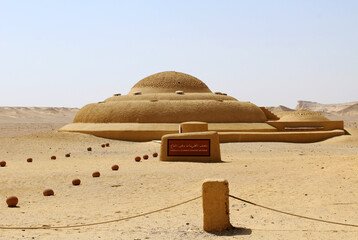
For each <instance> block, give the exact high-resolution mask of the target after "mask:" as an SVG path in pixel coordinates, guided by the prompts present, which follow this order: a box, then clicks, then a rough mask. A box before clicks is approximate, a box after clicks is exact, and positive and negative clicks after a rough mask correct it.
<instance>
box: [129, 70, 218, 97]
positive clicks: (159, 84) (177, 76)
mask: <svg viewBox="0 0 358 240" xmlns="http://www.w3.org/2000/svg"><path fill="white" fill-rule="evenodd" d="M176 91H183V92H188V93H189V92H191V93H192V92H196V93H211V91H210V89H209V88H208V86H206V84H205V83H204V82H202V81H201V80H199V79H197V78H196V77H193V76H191V75H189V74H185V73H181V72H175V71H166V72H160V73H156V74H152V75H150V76H148V77H146V78H143V79H142V80H140V81H139V82H138V83H137V84H135V85H134V86H133V88H132V89H131V91H130V92H129V94H133V93H135V92H141V93H173V92H176Z"/></svg>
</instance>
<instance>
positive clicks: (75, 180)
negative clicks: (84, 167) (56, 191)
mask: <svg viewBox="0 0 358 240" xmlns="http://www.w3.org/2000/svg"><path fill="white" fill-rule="evenodd" d="M80 184H81V180H80V179H78V178H76V179H73V180H72V185H74V186H78V185H80Z"/></svg>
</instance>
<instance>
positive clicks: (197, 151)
mask: <svg viewBox="0 0 358 240" xmlns="http://www.w3.org/2000/svg"><path fill="white" fill-rule="evenodd" d="M168 156H188V157H195V156H197V157H209V156H210V139H168Z"/></svg>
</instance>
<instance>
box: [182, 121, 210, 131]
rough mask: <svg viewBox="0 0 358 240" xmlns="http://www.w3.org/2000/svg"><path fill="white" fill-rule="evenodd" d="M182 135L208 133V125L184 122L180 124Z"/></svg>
mask: <svg viewBox="0 0 358 240" xmlns="http://www.w3.org/2000/svg"><path fill="white" fill-rule="evenodd" d="M180 129H181V133H187V132H206V131H208V123H206V122H183V123H181V124H180Z"/></svg>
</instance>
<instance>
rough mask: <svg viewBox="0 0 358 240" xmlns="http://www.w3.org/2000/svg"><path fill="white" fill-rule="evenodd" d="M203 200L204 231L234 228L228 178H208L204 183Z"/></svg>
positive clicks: (220, 230)
mask: <svg viewBox="0 0 358 240" xmlns="http://www.w3.org/2000/svg"><path fill="white" fill-rule="evenodd" d="M202 201H203V229H204V231H207V232H223V231H225V230H230V229H232V225H231V223H230V210H229V183H228V181H227V180H223V179H206V180H205V181H204V182H203V185H202Z"/></svg>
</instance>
